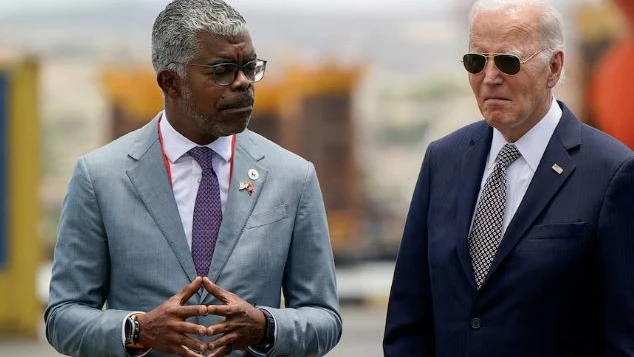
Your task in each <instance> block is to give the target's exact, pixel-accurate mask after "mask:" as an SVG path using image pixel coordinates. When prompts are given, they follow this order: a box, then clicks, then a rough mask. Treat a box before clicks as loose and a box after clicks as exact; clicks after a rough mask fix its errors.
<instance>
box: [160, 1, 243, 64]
mask: <svg viewBox="0 0 634 357" xmlns="http://www.w3.org/2000/svg"><path fill="white" fill-rule="evenodd" d="M201 31H205V32H209V33H213V34H216V35H221V36H237V35H241V34H244V33H247V27H246V21H245V20H244V18H243V17H242V15H240V13H238V12H237V11H236V10H235V9H233V8H232V7H231V6H229V5H228V4H226V3H225V2H224V1H222V0H174V1H172V2H171V3H169V4H168V5H167V6H166V7H165V9H164V10H163V11H161V13H160V14H159V15H158V16H157V18H156V20H155V21H154V27H153V28H152V66H153V67H154V70H155V71H156V72H157V73H158V72H159V71H162V70H165V69H174V70H176V71H177V73H178V74H179V75H180V76H184V75H185V73H184V67H183V66H182V65H180V64H181V63H188V62H189V61H191V60H192V59H193V58H194V57H195V56H196V53H197V51H198V49H199V43H198V40H197V37H196V36H197V34H198V33H199V32H201Z"/></svg>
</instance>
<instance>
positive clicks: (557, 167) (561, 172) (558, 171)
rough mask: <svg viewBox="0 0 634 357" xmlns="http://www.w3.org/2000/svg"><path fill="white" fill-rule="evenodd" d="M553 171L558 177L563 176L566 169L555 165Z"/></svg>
mask: <svg viewBox="0 0 634 357" xmlns="http://www.w3.org/2000/svg"><path fill="white" fill-rule="evenodd" d="M552 169H553V171H555V172H556V173H557V174H558V175H561V174H563V173H564V169H562V168H561V166H559V165H557V164H554V165H553V167H552Z"/></svg>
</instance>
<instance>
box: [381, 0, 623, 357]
mask: <svg viewBox="0 0 634 357" xmlns="http://www.w3.org/2000/svg"><path fill="white" fill-rule="evenodd" d="M470 21H471V22H470V34H469V53H468V54H466V55H465V56H464V57H463V64H464V66H465V69H466V70H467V71H468V72H469V73H468V77H469V83H470V85H471V88H472V90H473V93H474V96H475V98H476V101H477V104H478V107H479V109H480V111H481V113H482V115H483V117H484V120H483V121H479V122H476V123H473V124H471V125H468V126H466V127H464V128H461V129H459V130H457V131H456V132H454V133H452V134H450V135H448V136H446V137H444V138H442V139H439V140H437V141H435V142H433V143H431V144H430V145H429V147H428V149H427V152H426V154H425V158H424V161H423V165H422V168H421V171H420V174H419V177H418V181H417V184H416V188H415V191H414V195H413V198H412V202H411V206H410V210H409V214H408V217H407V222H406V225H405V230H404V233H403V240H402V243H401V248H400V252H399V255H398V260H397V264H396V269H395V272H394V280H393V284H392V289H391V294H390V300H389V306H388V314H387V323H386V329H385V336H384V341H383V348H384V352H385V356H398V357H403V356H449V357H455V356H471V357H480V356H482V357H493V356H514V357H519V356H531V357H534V356H540V357H548V356H553V357H555V356H556V357H565V356H570V357H572V356H574V357H582V356H593V357H596V356H634V154H633V153H632V151H631V150H630V149H628V148H626V147H625V146H624V145H622V144H621V143H619V142H617V141H616V140H614V139H613V138H611V137H609V136H608V135H606V134H604V133H601V132H599V131H597V130H595V129H593V128H591V127H589V126H587V125H585V124H583V123H581V122H580V121H579V120H577V118H576V117H575V115H574V114H573V113H572V112H571V111H570V110H569V109H568V108H567V107H566V106H565V105H564V103H562V102H560V101H557V100H555V98H554V96H553V93H552V89H553V87H554V86H555V85H556V84H557V82H558V81H559V80H560V78H561V76H562V70H563V65H564V37H563V26H562V21H561V16H560V15H559V13H558V12H557V11H556V10H555V9H554V8H553V7H552V6H551V5H549V4H548V3H547V2H545V1H539V0H515V1H500V0H497V1H494V0H480V1H477V2H476V3H475V4H474V5H473V8H472V12H471V16H470Z"/></svg>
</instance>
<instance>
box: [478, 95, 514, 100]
mask: <svg viewBox="0 0 634 357" xmlns="http://www.w3.org/2000/svg"><path fill="white" fill-rule="evenodd" d="M484 100H485V101H487V100H506V101H509V100H511V99H510V98H506V97H496V96H488V97H485V98H484Z"/></svg>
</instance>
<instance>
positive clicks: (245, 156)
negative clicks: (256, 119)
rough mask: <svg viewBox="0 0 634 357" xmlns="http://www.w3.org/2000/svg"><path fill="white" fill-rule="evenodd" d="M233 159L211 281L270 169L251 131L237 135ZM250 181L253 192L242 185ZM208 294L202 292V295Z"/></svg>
mask: <svg viewBox="0 0 634 357" xmlns="http://www.w3.org/2000/svg"><path fill="white" fill-rule="evenodd" d="M234 155H235V157H234V160H233V173H232V176H231V182H230V185H229V194H228V196H227V204H226V206H225V212H224V214H223V215H222V225H221V226H220V232H219V233H218V240H217V241H216V248H215V251H214V256H213V259H212V261H211V267H210V271H209V276H210V277H211V280H212V281H217V280H218V277H219V276H220V273H221V272H222V270H223V269H224V267H225V265H226V263H227V260H228V259H229V257H230V256H231V253H232V252H233V249H234V248H235V246H236V243H237V242H238V240H239V239H240V236H241V235H242V232H243V231H244V227H245V225H246V223H247V220H248V219H249V217H250V216H251V214H252V213H253V208H254V207H255V204H256V202H257V201H258V198H259V197H260V193H261V192H262V188H263V187H264V184H265V182H266V178H267V173H268V172H267V170H266V168H264V167H263V166H261V165H260V164H258V161H259V160H261V159H262V158H263V157H264V155H262V154H261V153H259V152H258V150H257V147H256V145H255V143H254V142H253V140H252V138H251V137H250V134H249V132H248V131H245V132H243V133H241V134H238V135H237V139H236V148H235V152H234ZM251 169H254V170H256V171H257V172H258V174H259V177H258V178H257V179H250V178H249V174H248V172H249V170H251ZM241 182H245V183H247V182H248V183H251V184H252V185H253V192H252V193H251V194H249V193H248V192H247V190H246V189H242V190H241V189H240V183H241ZM204 297H205V294H203V298H204Z"/></svg>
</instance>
